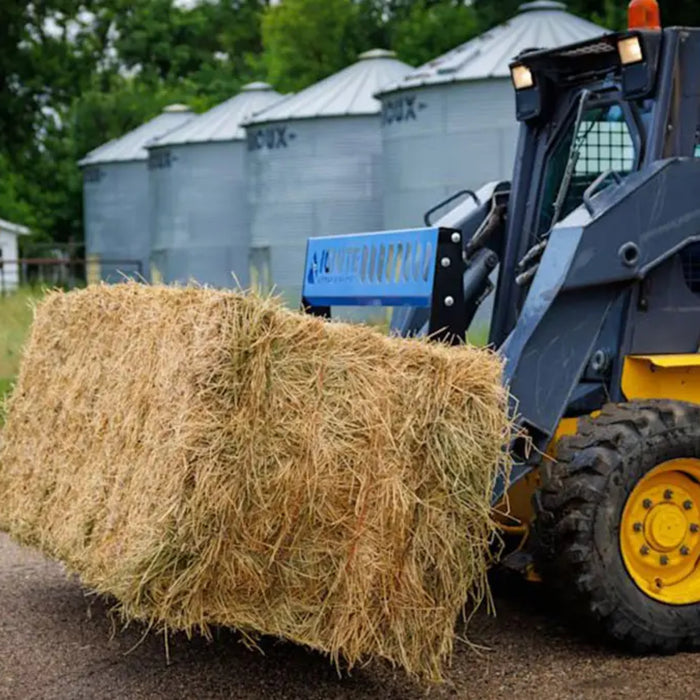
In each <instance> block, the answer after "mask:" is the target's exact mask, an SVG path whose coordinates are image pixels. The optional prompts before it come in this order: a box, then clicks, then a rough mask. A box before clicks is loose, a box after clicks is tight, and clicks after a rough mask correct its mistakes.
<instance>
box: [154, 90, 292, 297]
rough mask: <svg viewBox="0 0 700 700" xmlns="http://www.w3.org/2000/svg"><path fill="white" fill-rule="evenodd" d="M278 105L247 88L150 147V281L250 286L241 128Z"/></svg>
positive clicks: (271, 94) (270, 93)
mask: <svg viewBox="0 0 700 700" xmlns="http://www.w3.org/2000/svg"><path fill="white" fill-rule="evenodd" d="M281 97H282V96H281V95H280V94H279V93H277V92H275V91H274V90H273V89H272V88H271V87H270V86H269V85H267V84H266V83H251V84H249V85H246V86H245V87H243V88H242V90H241V92H240V93H239V94H238V95H236V96H235V97H232V98H231V99H229V100H227V101H226V102H223V103H222V104H220V105H217V106H216V107H214V108H213V109H210V110H209V111H208V112H205V113H204V114H202V115H200V116H197V117H195V118H194V119H192V120H191V121H189V122H187V123H186V124H184V125H183V126H181V127H179V128H178V129H175V130H174V131H171V132H169V133H168V134H167V135H166V136H164V137H162V138H160V139H158V140H157V141H155V142H153V143H152V144H151V145H150V146H149V149H148V152H149V160H148V168H149V177H150V192H151V264H152V277H153V279H154V280H162V281H164V282H166V283H172V282H182V283H186V282H189V281H190V280H194V281H196V282H199V283H201V284H208V285H210V286H215V287H232V286H234V285H235V283H236V280H237V281H238V283H239V284H240V285H241V286H243V287H247V286H248V285H249V277H248V270H249V262H248V259H249V248H250V224H249V218H250V217H249V215H248V201H247V199H248V194H247V177H246V155H247V153H246V142H245V131H244V129H243V128H242V127H241V123H242V122H243V121H244V120H246V119H248V118H250V117H252V116H253V115H254V114H255V113H256V112H259V111H260V110H261V109H264V108H265V107H269V106H270V105H272V104H273V103H275V102H278V101H279V100H280V99H281Z"/></svg>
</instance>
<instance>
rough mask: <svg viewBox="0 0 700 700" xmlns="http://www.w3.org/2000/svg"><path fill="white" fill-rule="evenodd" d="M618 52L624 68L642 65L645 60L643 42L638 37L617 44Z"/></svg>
mask: <svg viewBox="0 0 700 700" xmlns="http://www.w3.org/2000/svg"><path fill="white" fill-rule="evenodd" d="M617 52H618V53H619V54H620V60H621V61H622V65H623V66H629V65H632V64H633V63H641V62H642V61H643V60H644V51H643V50H642V42H641V41H640V39H639V37H638V36H637V35H633V36H628V37H625V38H624V39H620V41H618V42H617Z"/></svg>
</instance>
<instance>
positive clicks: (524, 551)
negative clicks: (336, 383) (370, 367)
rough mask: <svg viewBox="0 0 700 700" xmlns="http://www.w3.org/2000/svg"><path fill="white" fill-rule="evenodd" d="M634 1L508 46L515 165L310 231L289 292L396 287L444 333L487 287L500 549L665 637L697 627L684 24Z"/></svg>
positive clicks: (698, 409)
mask: <svg viewBox="0 0 700 700" xmlns="http://www.w3.org/2000/svg"><path fill="white" fill-rule="evenodd" d="M630 18H631V23H630V30H629V31H624V32H620V33H613V34H609V35H605V36H603V37H602V38H598V39H595V40H592V41H588V42H585V43H580V44H576V45H570V46H566V47H563V48H558V49H554V50H546V51H543V50H531V51H527V52H524V53H523V54H521V55H520V56H518V57H517V58H516V59H515V60H514V62H513V63H512V64H511V72H512V80H513V84H514V92H515V102H516V111H517V118H518V120H519V122H520V123H521V127H520V129H521V131H520V137H519V145H518V149H517V158H516V162H515V169H514V173H513V179H512V182H511V183H491V184H490V185H486V186H485V187H483V188H482V189H481V190H479V191H478V192H470V193H468V194H469V199H468V200H466V201H465V202H463V203H462V204H460V205H458V206H457V207H456V208H455V209H453V210H452V211H450V212H448V213H447V214H446V215H445V216H444V217H443V218H442V219H441V220H439V221H438V222H437V224H435V225H430V222H429V220H428V221H427V228H423V229H415V230H409V231H391V232H382V233H371V234H361V235H349V236H337V237H332V236H330V237H322V238H312V239H310V240H309V242H308V246H307V262H306V270H305V280H304V292H303V300H302V301H303V305H304V308H305V309H306V310H307V311H308V312H310V313H315V314H320V315H324V316H329V315H330V309H331V307H332V306H335V305H358V306H360V305H386V306H396V307H401V308H402V309H404V311H405V313H403V314H402V316H401V318H402V324H401V332H402V333H403V334H405V335H411V334H417V333H421V332H423V333H429V334H430V335H432V336H433V337H435V338H438V339H442V340H448V341H451V342H454V343H459V342H463V340H464V338H465V334H466V333H467V332H468V329H469V327H470V324H471V322H472V320H473V319H474V317H475V314H476V313H477V310H478V309H479V308H480V307H482V308H484V307H483V305H484V303H485V300H486V299H487V298H488V297H489V296H490V295H491V296H494V297H495V299H494V301H493V302H492V307H493V312H492V317H491V322H490V330H489V338H488V341H489V343H490V345H491V346H492V347H493V348H495V349H497V351H498V352H499V353H500V354H501V355H502V357H503V359H504V362H505V381H506V382H507V386H508V387H509V390H510V392H511V395H512V397H513V398H512V402H513V403H512V410H513V414H514V415H515V416H517V420H518V422H519V425H520V427H521V428H522V432H523V433H524V434H526V435H527V437H528V440H520V439H519V440H518V441H517V442H516V444H514V445H513V446H512V449H513V452H514V456H515V462H516V463H515V467H514V469H513V472H512V475H511V477H510V480H509V482H508V483H505V481H504V479H501V480H500V481H499V482H498V483H497V484H495V487H494V496H493V502H494V506H499V504H503V502H504V499H505V498H506V497H508V501H509V516H508V517H503V529H504V532H505V533H506V534H507V535H519V536H520V537H521V538H523V540H524V543H523V544H522V546H520V547H517V548H516V550H517V551H514V552H513V553H512V554H510V556H508V555H506V556H505V557H504V559H503V563H504V564H506V565H509V566H511V567H514V568H518V569H520V570H522V571H523V572H524V573H526V574H527V575H528V576H529V577H530V578H534V577H537V576H541V577H542V578H543V579H544V580H545V582H547V583H549V584H550V585H551V586H553V587H554V588H555V589H556V590H557V591H558V592H559V594H560V596H561V599H562V600H563V602H564V604H565V606H566V609H567V610H569V611H571V612H572V613H573V614H574V615H575V616H577V617H578V619H580V620H585V621H587V623H590V625H591V626H592V627H593V628H594V629H597V630H599V631H602V632H603V633H604V634H606V635H607V636H608V637H609V638H611V639H612V640H615V641H617V642H619V643H622V644H623V645H624V646H625V647H627V648H631V649H634V650H637V651H658V652H671V651H674V650H677V649H681V648H689V647H700V353H699V352H698V350H699V345H700V159H698V156H700V29H690V28H678V27H673V28H667V29H661V28H660V26H659V22H658V6H657V5H656V3H655V2H652V0H634V2H633V3H632V6H631V8H630ZM492 279H495V284H492V282H491V281H490V280H492ZM406 310H407V311H406ZM395 315H396V314H395ZM526 443H528V444H529V445H530V447H531V449H529V450H528V449H526V448H525V444H526Z"/></svg>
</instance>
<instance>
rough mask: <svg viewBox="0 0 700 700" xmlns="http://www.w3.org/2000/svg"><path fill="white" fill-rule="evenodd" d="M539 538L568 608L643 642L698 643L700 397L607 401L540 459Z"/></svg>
mask: <svg viewBox="0 0 700 700" xmlns="http://www.w3.org/2000/svg"><path fill="white" fill-rule="evenodd" d="M534 500H535V518H536V520H535V528H534V529H535V537H536V542H537V547H538V557H539V565H540V568H541V571H542V574H543V576H544V578H545V582H546V583H547V584H549V585H551V586H552V587H553V588H554V589H555V590H556V591H557V593H558V595H559V598H560V599H561V601H562V603H563V604H564V609H565V611H566V612H567V613H570V614H572V615H573V616H574V617H576V618H577V619H578V620H580V621H584V622H586V623H588V624H589V625H590V626H591V627H592V628H593V629H595V630H598V631H602V632H603V633H605V634H606V635H607V636H608V637H609V638H611V639H612V640H614V641H616V642H618V643H620V644H622V645H624V647H626V648H628V649H632V650H635V651H638V652H649V651H653V652H662V653H670V652H673V651H676V650H678V649H687V648H697V647H699V646H700V532H699V530H700V406H696V405H693V404H686V403H681V402H675V401H639V402H630V403H627V404H616V405H608V406H606V407H605V408H604V409H603V410H602V412H601V414H600V415H599V416H598V417H596V418H595V419H582V420H581V421H580V424H579V431H578V434H577V435H575V436H572V437H565V438H562V439H561V440H560V442H559V444H558V448H557V461H556V462H555V463H551V462H548V463H545V464H543V466H542V486H541V488H540V490H539V491H538V492H537V493H536V494H535V499H534Z"/></svg>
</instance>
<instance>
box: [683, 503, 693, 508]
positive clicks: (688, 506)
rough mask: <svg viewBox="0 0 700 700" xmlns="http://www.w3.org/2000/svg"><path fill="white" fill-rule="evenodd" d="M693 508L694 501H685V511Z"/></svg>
mask: <svg viewBox="0 0 700 700" xmlns="http://www.w3.org/2000/svg"><path fill="white" fill-rule="evenodd" d="M692 507H693V502H692V501H683V508H685V510H690V509H691V508H692Z"/></svg>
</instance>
